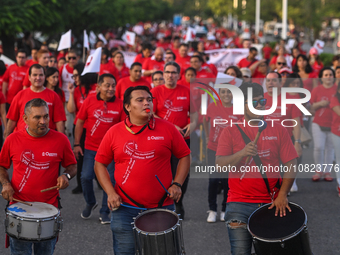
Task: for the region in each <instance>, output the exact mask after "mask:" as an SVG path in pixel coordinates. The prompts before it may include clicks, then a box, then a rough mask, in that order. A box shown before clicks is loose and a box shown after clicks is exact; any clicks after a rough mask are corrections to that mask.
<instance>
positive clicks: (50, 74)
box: [44, 67, 65, 106]
mask: <svg viewBox="0 0 340 255" xmlns="http://www.w3.org/2000/svg"><path fill="white" fill-rule="evenodd" d="M44 86H45V87H46V88H48V89H50V90H53V91H54V92H55V93H57V94H58V96H59V98H60V100H61V102H63V105H64V106H65V93H64V91H63V90H62V89H61V88H60V87H59V71H58V69H57V68H55V67H47V69H46V79H45V83H44Z"/></svg>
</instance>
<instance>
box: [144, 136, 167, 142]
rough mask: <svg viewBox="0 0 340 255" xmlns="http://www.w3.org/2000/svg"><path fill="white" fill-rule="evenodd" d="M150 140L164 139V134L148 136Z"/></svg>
mask: <svg viewBox="0 0 340 255" xmlns="http://www.w3.org/2000/svg"><path fill="white" fill-rule="evenodd" d="M148 140H155V141H159V140H164V136H148Z"/></svg>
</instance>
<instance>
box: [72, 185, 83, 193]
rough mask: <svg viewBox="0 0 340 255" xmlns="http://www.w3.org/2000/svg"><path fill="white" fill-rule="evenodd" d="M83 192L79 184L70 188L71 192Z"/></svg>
mask: <svg viewBox="0 0 340 255" xmlns="http://www.w3.org/2000/svg"><path fill="white" fill-rule="evenodd" d="M81 193H83V189H82V188H81V186H77V187H75V188H74V189H73V190H72V194H81Z"/></svg>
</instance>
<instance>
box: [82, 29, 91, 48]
mask: <svg viewBox="0 0 340 255" xmlns="http://www.w3.org/2000/svg"><path fill="white" fill-rule="evenodd" d="M83 47H84V48H87V50H90V44H89V37H88V35H87V33H86V30H84V45H83Z"/></svg>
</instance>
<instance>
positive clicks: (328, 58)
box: [320, 53, 334, 66]
mask: <svg viewBox="0 0 340 255" xmlns="http://www.w3.org/2000/svg"><path fill="white" fill-rule="evenodd" d="M333 56H334V55H333V54H331V53H321V54H320V60H321V62H322V63H323V65H324V66H332V60H333Z"/></svg>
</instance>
